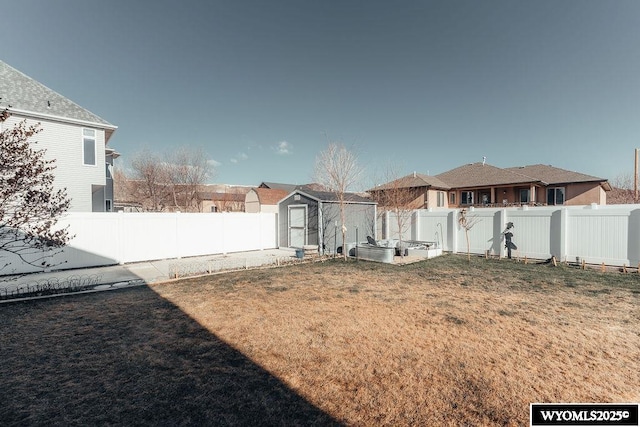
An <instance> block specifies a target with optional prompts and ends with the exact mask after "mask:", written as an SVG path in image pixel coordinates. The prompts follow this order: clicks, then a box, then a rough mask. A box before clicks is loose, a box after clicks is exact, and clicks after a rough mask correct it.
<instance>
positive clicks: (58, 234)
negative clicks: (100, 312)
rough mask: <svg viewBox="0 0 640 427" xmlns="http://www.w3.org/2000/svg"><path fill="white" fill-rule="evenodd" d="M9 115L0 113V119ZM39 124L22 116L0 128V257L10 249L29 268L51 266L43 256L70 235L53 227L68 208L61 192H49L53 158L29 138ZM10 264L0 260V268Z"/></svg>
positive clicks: (38, 130)
mask: <svg viewBox="0 0 640 427" xmlns="http://www.w3.org/2000/svg"><path fill="white" fill-rule="evenodd" d="M9 116H10V114H9V113H8V112H7V111H6V110H5V111H3V112H2V113H0V123H2V122H5V121H6V120H7V119H8V118H9ZM38 132H40V125H39V124H36V125H30V126H28V125H27V122H26V120H23V121H21V122H19V123H17V124H16V125H14V126H13V127H12V128H8V129H5V130H3V131H2V132H0V258H5V257H6V255H4V256H3V253H10V254H13V255H15V256H17V257H19V258H20V260H22V261H23V262H24V263H27V264H30V265H32V266H36V267H40V268H46V267H51V264H50V263H49V261H47V260H48V259H50V257H51V256H52V255H53V254H54V253H55V249H59V248H62V247H63V246H64V245H65V244H66V243H67V242H68V241H69V239H70V238H71V237H72V236H70V235H69V233H68V229H67V228H66V227H65V228H59V227H56V224H57V222H58V219H59V218H60V217H61V216H62V215H63V214H64V213H65V212H66V211H67V210H68V209H69V207H70V205H71V200H70V199H69V197H67V193H66V190H64V189H60V190H54V188H53V183H54V174H53V171H54V170H55V168H56V166H55V160H46V159H45V152H46V150H44V149H36V148H35V146H36V144H37V142H36V141H31V138H32V137H33V136H35V135H36V134H37V133H38ZM9 265H10V262H9V261H4V262H0V270H2V269H3V268H5V267H7V266H9Z"/></svg>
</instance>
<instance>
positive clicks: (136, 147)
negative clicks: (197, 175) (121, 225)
mask: <svg viewBox="0 0 640 427" xmlns="http://www.w3.org/2000/svg"><path fill="white" fill-rule="evenodd" d="M639 28H640V2H639V1H635V0H632V1H625V0H616V1H605V0H602V1H591V0H581V1H572V0H564V1H556V0H553V1H544V0H542V1H540V0H537V1H526V2H524V1H514V0H505V1H475V0H474V1H411V0H410V1H402V2H388V1H380V2H378V1H305V0H295V1H294V0H291V1H289V0H287V1H275V0H274V1H242V0H234V1H215V0H210V1H194V0H191V1H190V0H185V1H181V2H176V1H166V0H153V1H142V0H138V1H130V0H109V1H97V0H95V1H94V0H50V1H44V0H20V1H11V2H9V1H7V2H5V4H4V5H3V25H2V26H1V27H0V35H1V36H2V40H3V46H2V49H1V50H0V52H2V53H1V59H2V60H4V61H5V62H7V63H8V64H9V65H11V66H13V67H15V68H17V69H18V70H20V71H22V72H24V73H25V74H27V75H29V76H31V77H33V78H35V79H36V80H38V81H40V82H42V83H43V84H45V85H47V86H48V87H50V88H51V89H53V90H55V91H57V92H59V93H61V94H62V95H64V96H66V97H68V98H70V99H71V100H73V101H75V102H76V103H78V104H80V105H81V106H83V107H85V108H87V109H89V110H90V111H92V112H94V113H95V114H98V115H99V116H101V117H102V118H104V119H105V120H108V121H109V122H111V123H113V124H114V125H116V126H118V130H117V131H116V133H115V134H114V136H113V138H112V139H111V141H110V146H112V147H113V148H115V149H116V150H118V151H119V152H120V153H122V158H121V159H120V164H119V166H120V167H125V168H126V167H127V165H128V162H129V161H130V159H131V157H132V156H133V155H135V153H136V152H139V151H140V150H141V149H142V148H143V147H145V146H146V147H152V148H154V149H157V150H158V151H159V152H165V151H168V150H171V148H172V147H175V146H180V145H194V146H199V147H203V148H204V150H205V152H206V153H207V155H208V156H209V159H210V160H211V161H212V162H214V163H215V164H216V170H217V173H216V176H215V177H214V178H213V179H212V180H211V182H217V183H227V184H247V185H257V184H259V183H260V182H262V181H275V182H287V183H305V182H309V181H312V180H313V168H314V162H315V158H316V156H317V154H318V153H319V152H320V151H321V150H322V149H323V148H325V147H326V144H327V141H328V140H332V141H339V142H342V143H344V144H345V145H346V146H348V147H352V148H353V150H354V151H356V152H357V154H358V158H359V160H360V163H361V164H362V166H363V167H364V168H365V171H366V175H367V176H366V178H365V180H364V182H363V183H362V187H364V188H366V187H367V186H368V185H370V184H371V183H372V182H374V180H375V179H379V177H380V176H381V172H380V171H382V170H384V169H386V168H387V167H388V166H389V165H393V167H394V168H395V169H396V170H398V171H399V172H400V173H401V174H408V173H411V172H413V171H417V172H420V173H428V174H432V175H435V174H438V173H441V172H444V171H446V170H449V169H451V168H454V167H457V166H460V165H462V164H465V163H472V162H477V161H482V157H483V156H486V157H487V162H488V163H490V164H492V165H495V166H498V167H509V166H519V165H526V164H536V163H543V164H551V165H554V166H557V167H561V168H565V169H570V170H576V171H579V172H583V173H587V174H591V175H595V176H599V177H603V178H607V179H613V178H615V177H616V176H618V175H620V174H621V173H632V172H633V151H634V149H635V148H636V147H640V31H639V30H638V29H639Z"/></svg>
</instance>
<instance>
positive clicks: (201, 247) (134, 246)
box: [0, 212, 277, 274]
mask: <svg viewBox="0 0 640 427" xmlns="http://www.w3.org/2000/svg"><path fill="white" fill-rule="evenodd" d="M58 224H59V225H60V226H62V227H64V226H66V225H69V231H70V234H71V235H75V237H74V238H73V239H72V240H71V241H70V242H69V244H68V245H67V246H66V247H65V248H64V249H63V250H62V252H61V253H59V254H57V255H55V256H53V257H50V258H48V261H49V262H50V263H51V264H53V265H57V267H55V268H56V269H71V268H83V267H95V266H104V265H114V264H124V263H130V262H139V261H151V260H158V259H170V258H182V257H190V256H198V255H213V254H224V253H228V252H242V251H252V250H262V249H273V248H276V247H277V218H276V214H274V213H122V212H119V213H69V214H67V215H66V216H65V217H64V218H62V219H61V220H60V221H59V223H58ZM37 255H41V254H34V255H33V257H36V256H37ZM32 259H33V258H32ZM0 261H1V262H2V265H4V264H5V263H6V262H10V263H11V264H10V265H9V266H8V267H6V268H5V269H3V270H0V274H21V273H31V272H36V271H42V269H39V268H36V267H32V266H30V265H28V264H25V263H23V262H22V261H20V259H19V258H17V257H15V256H12V255H11V254H7V253H0Z"/></svg>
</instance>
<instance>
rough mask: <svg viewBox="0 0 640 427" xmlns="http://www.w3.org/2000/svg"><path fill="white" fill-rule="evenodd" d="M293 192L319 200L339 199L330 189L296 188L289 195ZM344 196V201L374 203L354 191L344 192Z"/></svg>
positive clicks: (333, 200) (337, 200)
mask: <svg viewBox="0 0 640 427" xmlns="http://www.w3.org/2000/svg"><path fill="white" fill-rule="evenodd" d="M294 193H300V194H303V195H305V196H308V197H311V198H312V199H315V200H317V201H319V202H339V201H340V200H339V199H338V195H337V194H336V193H334V192H331V191H314V190H308V189H304V190H300V189H298V190H295V191H293V192H292V193H290V194H289V195H291V194H294ZM344 196H345V202H347V203H365V204H371V205H374V204H376V202H374V201H373V200H371V199H370V198H368V197H363V196H361V195H359V194H356V193H344Z"/></svg>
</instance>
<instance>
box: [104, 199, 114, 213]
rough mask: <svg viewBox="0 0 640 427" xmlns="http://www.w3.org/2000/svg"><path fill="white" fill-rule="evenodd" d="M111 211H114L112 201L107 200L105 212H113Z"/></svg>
mask: <svg viewBox="0 0 640 427" xmlns="http://www.w3.org/2000/svg"><path fill="white" fill-rule="evenodd" d="M111 210H112V209H111V200H109V199H106V200H105V201H104V211H105V212H111Z"/></svg>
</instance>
